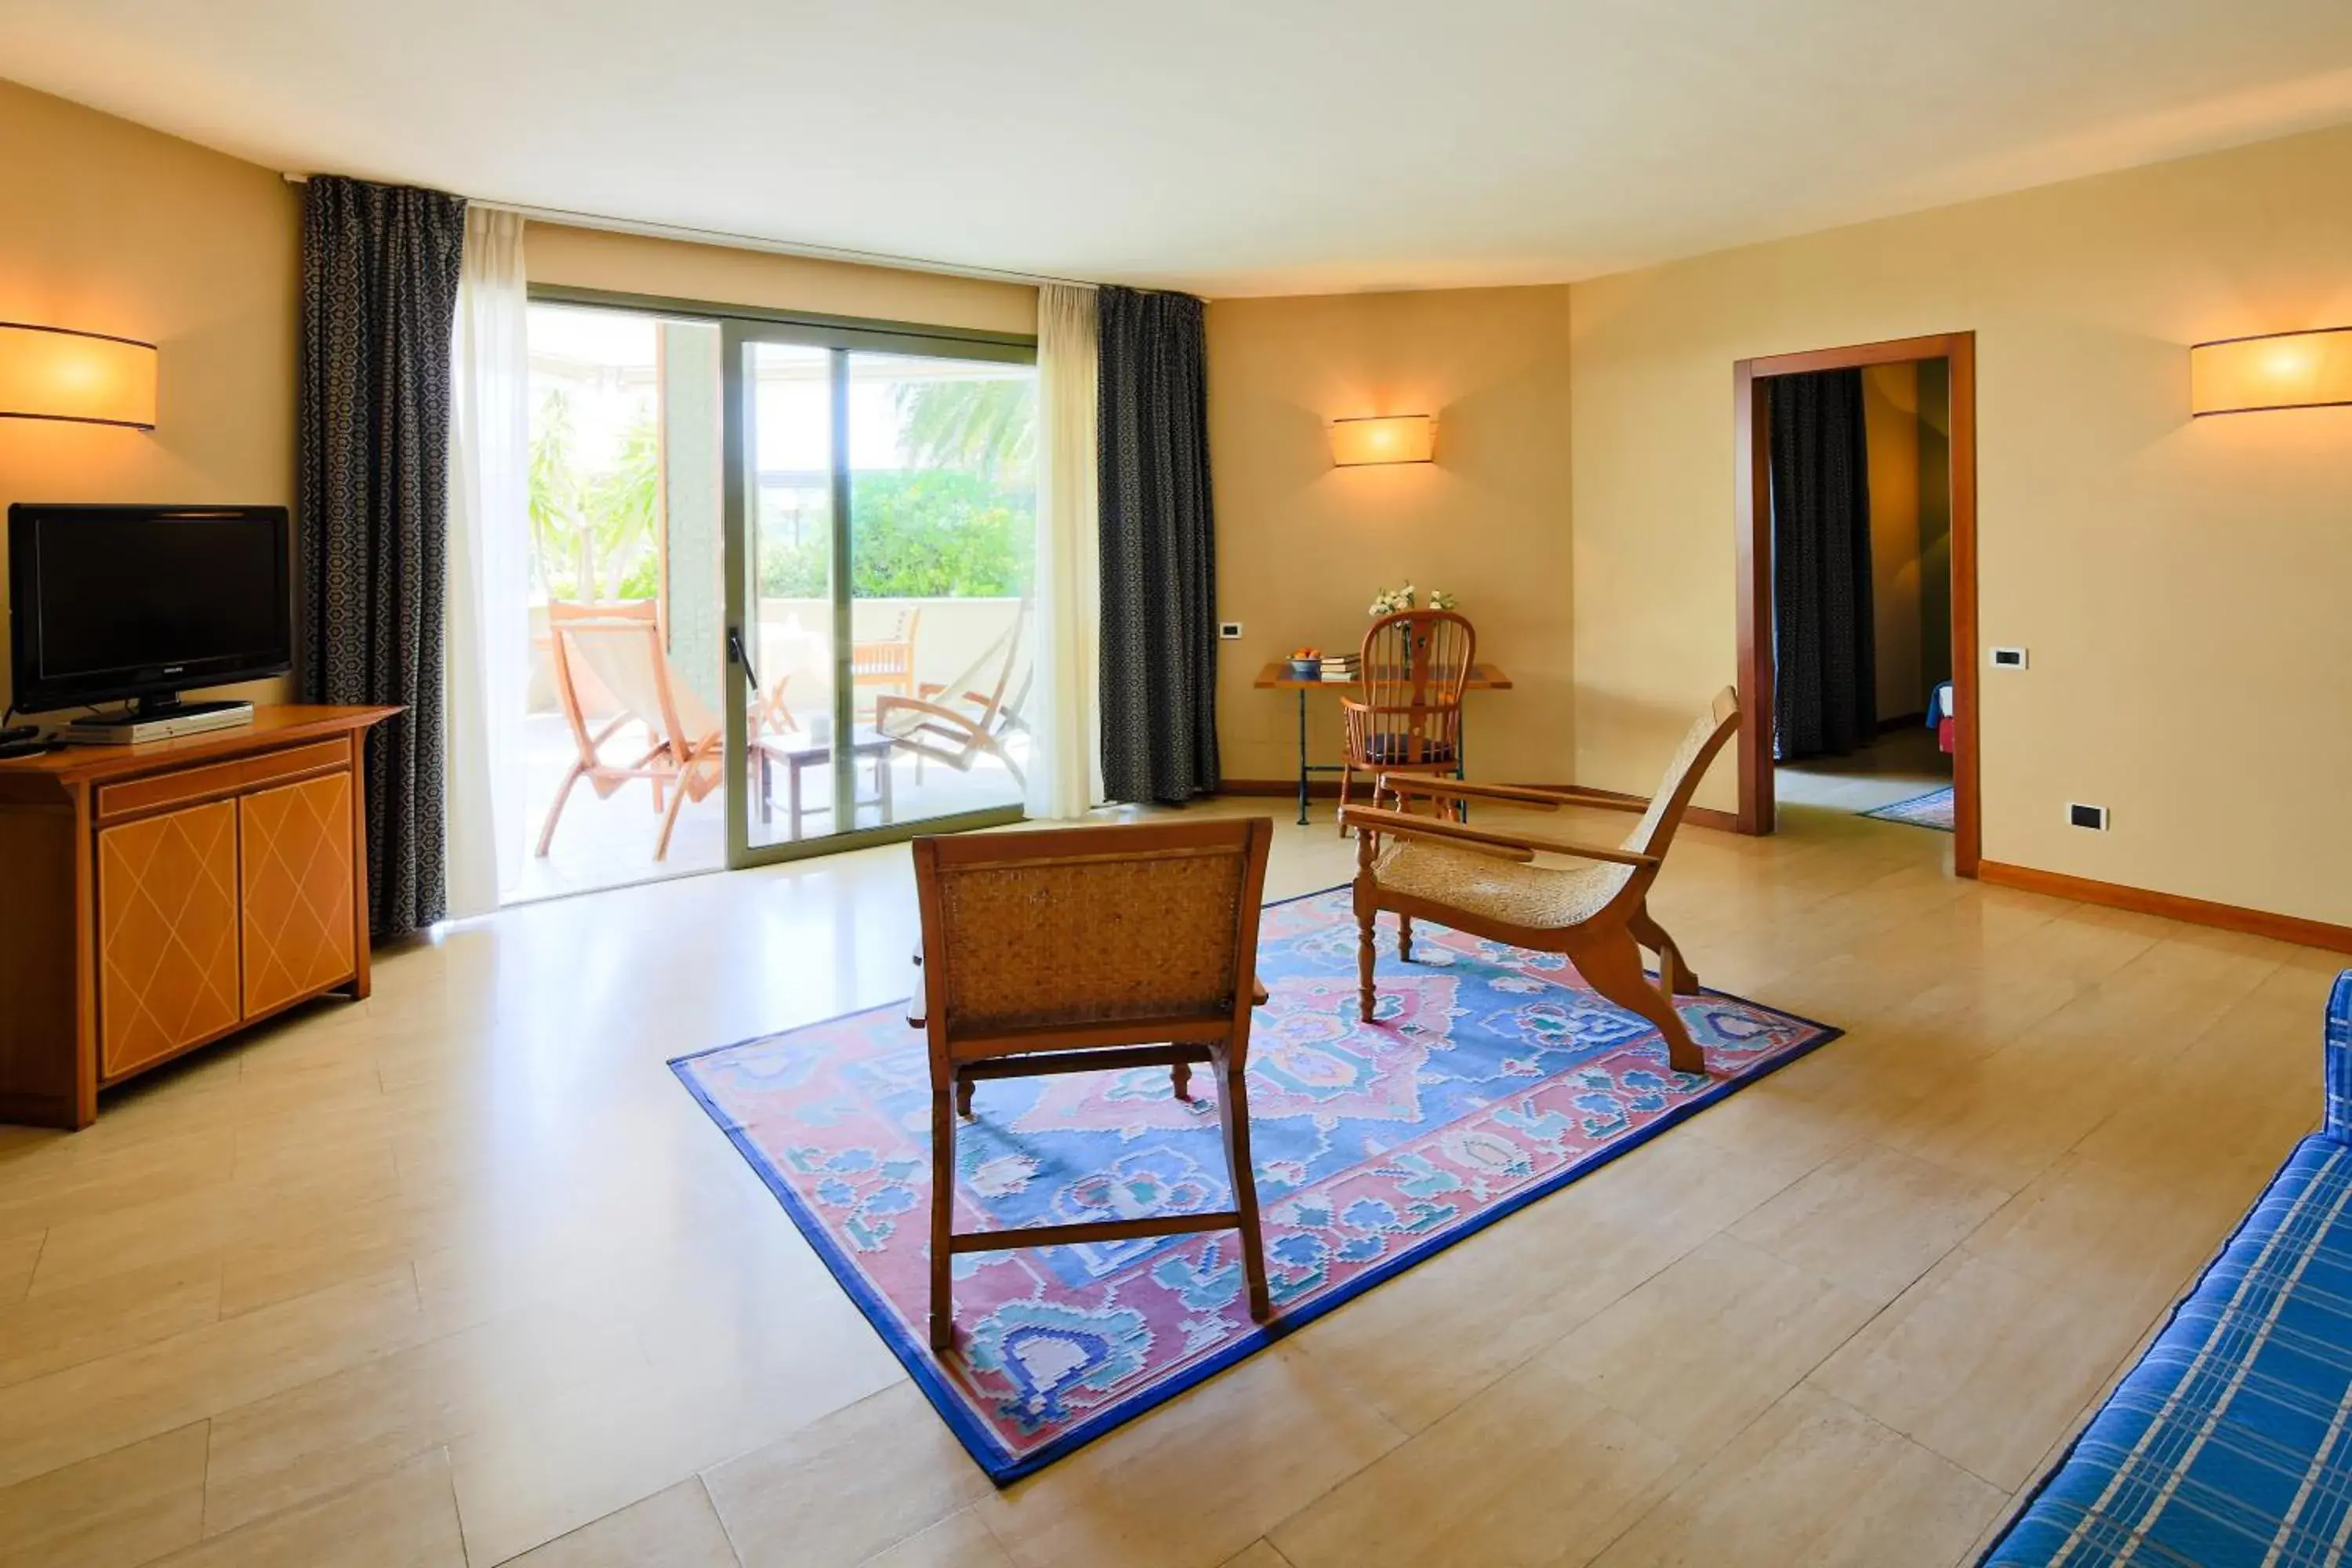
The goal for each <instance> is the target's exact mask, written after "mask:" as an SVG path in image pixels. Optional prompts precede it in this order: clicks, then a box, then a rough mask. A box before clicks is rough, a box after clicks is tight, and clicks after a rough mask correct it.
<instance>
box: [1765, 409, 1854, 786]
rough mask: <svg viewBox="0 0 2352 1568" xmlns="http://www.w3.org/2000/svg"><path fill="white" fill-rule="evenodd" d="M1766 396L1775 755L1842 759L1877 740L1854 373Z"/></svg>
mask: <svg viewBox="0 0 2352 1568" xmlns="http://www.w3.org/2000/svg"><path fill="white" fill-rule="evenodd" d="M1769 386H1770V389H1771V392H1770V395H1771V399H1772V584H1773V594H1772V608H1773V636H1774V643H1773V663H1774V670H1775V673H1774V677H1773V694H1774V697H1775V699H1776V701H1775V704H1774V707H1775V713H1774V718H1775V720H1776V722H1777V726H1778V728H1777V731H1776V733H1777V734H1778V736H1779V745H1778V754H1779V755H1780V759H1781V760H1782V761H1783V762H1794V761H1796V760H1798V759H1799V758H1801V757H1817V756H1822V755H1825V754H1833V755H1843V754H1844V753H1845V752H1851V751H1853V749H1854V748H1855V747H1856V746H1858V745H1861V744H1863V743H1864V742H1866V741H1869V740H1871V739H1872V738H1874V736H1875V735H1876V734H1877V732H1878V672H1877V659H1876V632H1875V629H1874V626H1873V624H1872V616H1871V581H1870V460H1869V448H1868V447H1867V445H1866V443H1865V440H1864V428H1863V422H1862V372H1860V371H1858V370H1824V371H1815V372H1813V373H1812V374H1807V375H1782V376H1775V377H1773V378H1772V380H1771V381H1770V383H1769Z"/></svg>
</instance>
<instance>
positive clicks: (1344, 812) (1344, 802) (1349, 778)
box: [1331, 757, 1381, 838]
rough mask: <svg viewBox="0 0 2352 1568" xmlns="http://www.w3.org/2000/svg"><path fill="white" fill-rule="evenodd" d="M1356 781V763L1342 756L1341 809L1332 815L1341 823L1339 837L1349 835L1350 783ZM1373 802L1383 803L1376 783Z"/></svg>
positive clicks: (1340, 764) (1376, 803)
mask: <svg viewBox="0 0 2352 1568" xmlns="http://www.w3.org/2000/svg"><path fill="white" fill-rule="evenodd" d="M1355 782H1356V768H1355V764H1354V763H1350V762H1349V761H1348V759H1347V758H1345V757H1342V758H1340V759H1339V810H1338V811H1336V812H1333V813H1332V814H1331V815H1332V819H1333V820H1334V821H1336V822H1338V823H1339V837H1342V838H1345V837H1348V787H1349V785H1350V784H1354V783H1355ZM1372 804H1373V805H1380V804H1381V791H1380V786H1379V785H1378V784H1374V785H1373V786H1372Z"/></svg>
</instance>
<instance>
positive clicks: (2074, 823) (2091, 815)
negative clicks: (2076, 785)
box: [2066, 800, 2107, 833]
mask: <svg viewBox="0 0 2352 1568" xmlns="http://www.w3.org/2000/svg"><path fill="white" fill-rule="evenodd" d="M2066 823H2067V826H2070V827H2087V828H2089V829H2090V830H2091V831H2092V832H2094V833H2105V831H2106V830H2107V808H2106V807H2105V806H2104V805H2082V804H2081V803H2079V802H2076V801H2071V800H2070V801H2068V802H2067V803H2066Z"/></svg>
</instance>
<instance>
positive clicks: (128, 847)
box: [98, 800, 244, 1081]
mask: <svg viewBox="0 0 2352 1568" xmlns="http://www.w3.org/2000/svg"><path fill="white" fill-rule="evenodd" d="M236 872H237V865H236V802H235V801H227V800H224V801H216V802H215V803H214V804H212V805H192V806H189V807H188V808H187V809H185V810H184V811H173V812H166V813H164V814H163V816H150V817H144V818H142V819H141V820H140V821H137V822H126V823H122V824H121V825H119V826H113V827H104V828H100V830H99V834H98V971H99V982H98V990H99V1004H98V1023H99V1050H98V1061H99V1077H100V1079H103V1080H107V1081H111V1080H113V1079H118V1078H121V1077H122V1076H123V1075H124V1074H125V1073H129V1072H132V1071H135V1070H137V1069H138V1068H142V1067H145V1066H146V1065H148V1064H149V1063H150V1062H154V1061H160V1060H161V1059H163V1058H165V1057H168V1056H170V1055H172V1054H173V1052H174V1051H177V1050H179V1049H180V1048H181V1047H184V1046H188V1045H193V1044H194V1042H196V1041H198V1040H201V1039H204V1038H205V1037H207V1036H210V1035H215V1034H218V1033H219V1032H220V1031H222V1030H223V1029H226V1028H228V1027H229V1026H231V1025H233V1024H235V1023H236V1021H237V1020H238V1019H239V1018H240V1017H242V1016H244V1015H243V1011H242V1008H241V1005H240V1003H239V998H238V984H237V978H238V977H237V945H238V943H237V907H236V906H237V898H236Z"/></svg>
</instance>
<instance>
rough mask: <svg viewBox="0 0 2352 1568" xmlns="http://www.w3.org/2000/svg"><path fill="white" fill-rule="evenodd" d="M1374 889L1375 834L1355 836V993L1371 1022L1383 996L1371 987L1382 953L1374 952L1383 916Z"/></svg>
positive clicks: (1363, 1012) (1362, 1009)
mask: <svg viewBox="0 0 2352 1568" xmlns="http://www.w3.org/2000/svg"><path fill="white" fill-rule="evenodd" d="M1376 899H1377V895H1376V894H1375V893H1374V891H1373V888H1372V836H1371V835H1370V834H1369V833H1361V834H1358V835H1357V837H1356V993H1357V1003H1358V1012H1359V1014H1360V1016H1361V1017H1362V1018H1363V1020H1364V1022H1365V1023H1367V1024H1369V1023H1370V1022H1371V1021H1372V1010H1373V1009H1374V1008H1375V1007H1376V1006H1378V1005H1379V1003H1380V998H1379V997H1378V996H1377V995H1376V994H1374V992H1373V990H1372V966H1373V964H1374V963H1376V962H1378V957H1379V955H1378V954H1377V953H1376V952H1374V951H1373V945H1372V933H1373V927H1374V925H1375V923H1376V922H1377V921H1379V919H1380V912H1381V911H1380V905H1379V904H1378V903H1377V902H1376V901H1375V900H1376Z"/></svg>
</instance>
